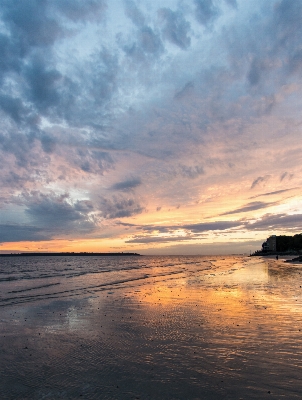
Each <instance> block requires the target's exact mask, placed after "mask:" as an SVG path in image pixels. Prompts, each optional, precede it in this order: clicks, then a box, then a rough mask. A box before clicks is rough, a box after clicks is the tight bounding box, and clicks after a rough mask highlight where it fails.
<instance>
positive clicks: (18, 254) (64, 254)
mask: <svg viewBox="0 0 302 400" xmlns="http://www.w3.org/2000/svg"><path fill="white" fill-rule="evenodd" d="M37 256H40V257H52V256H65V257H79V256H82V257H83V256H85V257H87V256H88V257H89V256H106V257H108V256H110V257H112V256H140V254H138V253H86V252H81V253H74V252H72V253H68V252H62V253H39V252H37V253H30V252H28V253H7V254H5V253H3V254H0V257H37Z"/></svg>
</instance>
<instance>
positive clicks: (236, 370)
mask: <svg viewBox="0 0 302 400" xmlns="http://www.w3.org/2000/svg"><path fill="white" fill-rule="evenodd" d="M180 261H181V260H178V261H177V262H176V261H175V259H173V260H170V262H169V263H168V262H167V261H165V262H166V264H165V267H161V266H160V264H161V263H160V262H158V260H157V261H156V262H155V261H154V260H152V262H151V259H150V260H149V261H148V260H146V261H145V267H144V268H146V264H147V267H148V268H147V269H146V270H145V271H143V273H144V274H145V277H144V279H137V280H136V279H135V277H142V269H137V271H136V272H135V274H134V275H133V276H132V278H133V279H132V278H131V280H129V282H130V283H129V282H128V283H127V284H126V283H121V284H120V285H119V286H117V287H116V286H115V287H110V288H108V289H107V290H102V291H92V290H90V291H91V293H88V292H87V289H86V288H87V287H92V286H93V287H95V286H97V285H98V284H100V283H101V282H96V278H95V276H94V277H91V278H89V276H88V275H86V276H85V282H84V283H85V285H84V286H85V290H84V291H83V293H82V295H81V296H78V297H77V298H69V299H68V298H67V299H56V300H49V299H48V300H47V301H46V300H44V301H43V302H36V303H34V304H30V303H28V304H25V305H24V304H21V305H15V306H10V307H4V308H2V309H1V318H2V321H1V328H3V330H2V331H3V333H4V334H3V336H2V337H1V361H0V373H1V376H2V377H3V379H2V383H0V385H1V392H2V393H3V395H4V397H2V398H21V399H26V398H28V399H35V398H37V399H39V398H50V399H57V398H72V399H74V398H87V399H88V398H89V399H90V398H91V399H93V398H95V399H99V398H104V399H134V398H141V399H184V398H187V399H240V398H242V399H259V398H261V399H263V398H275V399H280V398H286V399H295V398H297V399H298V398H300V396H301V389H302V379H301V376H302V374H301V372H302V370H301V368H302V346H301V345H302V339H301V332H302V313H301V310H302V296H301V293H302V292H301V290H302V289H301V286H300V285H302V279H301V275H300V270H299V268H298V267H294V266H292V265H290V266H289V265H285V264H284V263H283V262H282V260H281V261H280V260H279V261H278V262H277V261H274V260H268V259H261V258H256V257H255V258H243V257H217V258H215V259H210V260H207V259H206V258H200V259H199V258H195V259H194V258H193V259H191V260H190V262H187V261H188V260H186V263H185V262H180ZM183 261H185V258H184V260H183ZM146 271H148V272H146ZM123 274H124V273H123ZM146 274H148V276H146ZM123 276H124V275H123ZM98 279H102V278H101V276H98ZM110 279H111V278H110ZM73 284H74V283H73ZM66 285H67V284H66ZM77 285H78V283H77ZM3 321H5V323H4V322H3Z"/></svg>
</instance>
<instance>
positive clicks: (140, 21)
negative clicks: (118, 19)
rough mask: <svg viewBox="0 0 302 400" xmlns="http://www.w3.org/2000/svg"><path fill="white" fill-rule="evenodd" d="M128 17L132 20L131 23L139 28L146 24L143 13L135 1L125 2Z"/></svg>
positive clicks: (127, 0) (128, 0)
mask: <svg viewBox="0 0 302 400" xmlns="http://www.w3.org/2000/svg"><path fill="white" fill-rule="evenodd" d="M125 9H126V15H127V17H129V18H130V19H131V21H132V22H133V23H134V24H135V25H137V26H143V25H144V24H145V17H144V15H143V13H142V12H141V11H140V10H139V8H138V7H137V6H136V4H135V3H134V1H131V0H126V1H125Z"/></svg>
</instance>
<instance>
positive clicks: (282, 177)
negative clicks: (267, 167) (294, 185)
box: [280, 172, 294, 182]
mask: <svg viewBox="0 0 302 400" xmlns="http://www.w3.org/2000/svg"><path fill="white" fill-rule="evenodd" d="M293 176H294V175H293V174H289V173H288V172H283V174H282V175H281V176H280V182H282V181H283V180H284V179H287V180H291V179H292V177H293Z"/></svg>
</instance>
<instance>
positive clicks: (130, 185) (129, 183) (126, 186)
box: [111, 178, 142, 192]
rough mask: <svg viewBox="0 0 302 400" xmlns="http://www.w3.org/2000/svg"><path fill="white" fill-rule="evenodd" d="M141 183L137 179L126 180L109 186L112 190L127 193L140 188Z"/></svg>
mask: <svg viewBox="0 0 302 400" xmlns="http://www.w3.org/2000/svg"><path fill="white" fill-rule="evenodd" d="M141 184H142V181H141V180H140V179H139V178H133V179H128V180H126V181H122V182H117V183H115V184H114V185H112V186H111V189H112V190H120V191H124V192H127V191H129V190H132V189H135V188H136V187H138V186H140V185H141Z"/></svg>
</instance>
